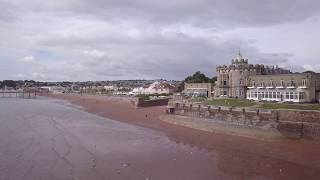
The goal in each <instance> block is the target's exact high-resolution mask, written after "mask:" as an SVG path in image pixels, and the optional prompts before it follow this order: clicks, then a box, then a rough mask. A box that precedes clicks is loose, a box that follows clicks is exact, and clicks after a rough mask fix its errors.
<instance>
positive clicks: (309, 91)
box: [247, 72, 320, 102]
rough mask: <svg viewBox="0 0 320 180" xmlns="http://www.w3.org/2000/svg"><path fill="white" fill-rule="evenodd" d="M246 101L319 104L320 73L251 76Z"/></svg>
mask: <svg viewBox="0 0 320 180" xmlns="http://www.w3.org/2000/svg"><path fill="white" fill-rule="evenodd" d="M247 82H248V90H247V99H250V100H259V101H260V100H262V101H280V102H319V100H320V97H319V96H320V73H312V72H308V73H293V74H281V75H279V74H278V75H253V76H249V77H248V81H247Z"/></svg>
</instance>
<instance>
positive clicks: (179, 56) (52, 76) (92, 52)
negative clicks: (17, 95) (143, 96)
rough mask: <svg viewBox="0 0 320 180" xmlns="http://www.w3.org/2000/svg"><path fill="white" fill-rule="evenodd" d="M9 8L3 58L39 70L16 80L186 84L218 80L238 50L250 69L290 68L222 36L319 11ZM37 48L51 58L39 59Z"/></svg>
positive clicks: (179, 4) (211, 4) (66, 1)
mask: <svg viewBox="0 0 320 180" xmlns="http://www.w3.org/2000/svg"><path fill="white" fill-rule="evenodd" d="M4 2H6V3H2V2H1V6H0V22H1V21H3V20H7V21H6V23H7V22H12V24H11V25H8V24H5V26H4V27H3V28H1V29H0V30H2V31H0V37H1V38H2V40H3V42H5V41H6V42H9V43H1V42H0V52H1V54H0V58H3V57H11V58H12V59H13V60H12V62H10V61H9V60H8V61H6V64H7V65H8V64H9V65H10V67H14V66H15V65H16V64H15V63H17V61H16V60H17V59H19V58H22V57H34V58H35V60H36V61H37V64H36V65H34V62H33V61H34V60H33V59H31V58H26V59H23V60H22V59H20V64H21V61H22V62H24V66H27V65H26V63H27V62H29V64H30V65H29V66H28V68H26V69H28V72H23V73H22V72H21V68H20V69H18V68H17V69H16V70H15V71H16V72H13V74H15V77H16V78H18V77H25V75H29V76H30V77H31V78H33V77H34V78H41V79H43V80H104V79H136V78H170V79H182V78H184V77H185V76H187V75H189V74H190V73H193V72H194V71H197V70H200V71H203V72H205V73H206V74H207V75H209V76H213V75H214V72H215V67H216V66H217V65H220V64H228V63H230V62H231V59H232V58H234V56H235V54H236V53H237V50H238V48H239V47H241V51H242V52H243V54H244V55H245V56H246V57H247V58H249V61H250V62H251V63H264V64H270V65H273V64H288V63H290V59H291V58H293V57H294V54H290V53H286V52H284V53H265V52H261V50H259V49H258V48H257V47H256V46H255V44H256V43H257V42H258V41H259V40H258V39H249V40H246V38H245V37H246V34H243V35H242V37H232V38H230V37H226V35H224V34H223V33H222V32H223V31H225V30H228V29H237V28H239V27H257V26H259V27H260V26H262V28H263V26H275V25H278V24H282V23H290V22H296V21H303V20H305V19H308V18H309V17H312V16H315V15H317V14H318V13H319V12H320V7H319V4H320V3H319V2H318V1H315V0H304V1H302V0H290V1H289V0H281V1H278V0H277V1H275V0H259V1H257V0H241V1H239V0H234V1H232V0H223V1H222V0H220V1H218V0H202V1H200V0H174V1H172V0H170V1H169V0H130V1H119V0H90V1H89V0H54V1H53V0H47V1H43V0H30V1H21V0H20V1H19V0H11V1H4ZM4 7H5V8H4ZM1 10H3V11H1ZM7 12H8V13H7ZM10 18H11V19H10ZM15 18H17V19H18V20H19V21H15V20H17V19H15ZM260 28H261V27H260ZM8 44H9V45H10V47H9V48H8V47H7V46H8ZM39 49H40V50H44V51H45V52H48V54H52V55H53V56H52V57H50V58H48V57H46V55H45V54H44V55H42V56H43V57H37V54H36V51H38V50H39ZM280 51H281V50H280ZM16 56H19V57H16ZM48 59H50V60H48ZM9 65H8V66H9ZM22 70H23V69H22ZM22 75H24V76H22Z"/></svg>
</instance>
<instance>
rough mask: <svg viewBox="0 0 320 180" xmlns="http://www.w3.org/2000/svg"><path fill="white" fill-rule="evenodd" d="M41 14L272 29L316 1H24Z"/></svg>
mask: <svg viewBox="0 0 320 180" xmlns="http://www.w3.org/2000/svg"><path fill="white" fill-rule="evenodd" d="M26 3H27V4H25V5H26V6H27V7H29V9H33V10H36V11H42V12H54V13H60V15H66V14H68V13H75V14H83V15H84V14H88V15H93V16H96V17H98V18H101V19H108V20H110V19H113V20H114V21H117V20H121V19H123V18H125V19H131V20H137V21H148V22H152V23H191V24H196V25H202V26H209V27H210V26H225V25H226V24H229V25H233V26H234V25H272V24H279V23H286V22H290V21H299V20H304V19H306V18H308V17H310V16H313V15H315V14H318V13H319V11H320V3H319V1H317V0H281V1H279V0H259V1H257V0H241V1H239V0H175V1H172V0H152V1H150V0H130V1H119V0H90V1H88V0H68V1H65V0H64V1H62V0H55V1H50V0H48V1H39V0H33V1H31V2H29V1H27V2H26Z"/></svg>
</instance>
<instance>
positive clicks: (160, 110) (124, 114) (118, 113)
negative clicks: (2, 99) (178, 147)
mask: <svg viewBox="0 0 320 180" xmlns="http://www.w3.org/2000/svg"><path fill="white" fill-rule="evenodd" d="M50 97H53V98H58V99H64V100H68V101H70V102H71V103H73V104H75V105H80V106H82V107H84V108H85V110H86V111H88V112H91V113H95V114H98V115H100V116H103V117H107V118H110V119H113V120H118V121H122V122H126V123H130V124H134V125H139V126H143V127H147V128H152V129H156V130H159V131H162V132H164V133H166V134H167V136H168V137H169V138H170V139H171V140H173V141H176V142H182V143H184V144H189V145H191V146H196V147H198V148H199V149H206V150H208V151H211V150H213V149H214V150H215V151H219V150H221V151H226V150H227V151H229V152H226V154H228V155H226V157H225V159H227V160H228V162H230V161H231V160H232V161H235V160H234V159H232V156H230V153H231V154H232V153H234V154H236V155H237V156H241V157H242V159H247V160H248V161H250V164H251V165H252V164H254V163H252V161H254V162H256V163H257V164H259V163H260V161H262V160H263V161H265V160H266V159H268V158H277V159H280V160H283V161H285V162H290V163H294V164H300V165H303V166H306V167H310V168H311V169H319V170H320V143H318V142H309V141H308V142H307V141H298V140H281V141H262V140H257V139H251V138H245V137H239V136H232V135H224V134H215V133H209V132H204V131H199V130H194V129H190V128H186V127H181V126H177V125H173V124H169V123H166V122H163V121H160V120H159V119H158V117H159V115H161V114H164V113H165V107H163V106H162V107H148V108H135V107H134V106H133V105H132V104H131V103H130V101H129V99H127V98H119V97H105V96H90V95H84V96H80V95H74V94H55V95H50ZM243 156H247V157H243ZM235 163H239V162H235ZM270 163H272V162H270ZM240 164H241V166H238V165H239V164H237V165H235V166H234V165H233V164H226V167H221V168H231V169H234V171H235V172H237V171H250V168H254V167H248V168H249V169H246V168H245V167H242V166H243V165H244V166H246V165H248V163H246V162H241V163H240ZM274 166H276V165H274ZM279 168H281V167H279ZM283 168H289V169H290V165H288V166H287V167H283ZM293 171H294V170H293ZM297 171H299V169H297Z"/></svg>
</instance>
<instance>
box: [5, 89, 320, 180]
mask: <svg viewBox="0 0 320 180" xmlns="http://www.w3.org/2000/svg"><path fill="white" fill-rule="evenodd" d="M55 98H60V99H65V100H69V101H70V102H72V103H73V104H74V105H79V107H74V106H73V105H70V104H68V103H66V102H65V101H60V100H47V99H36V100H12V99H11V100H6V101H4V100H3V99H1V100H0V109H1V110H0V122H1V126H0V158H1V161H0V180H2V179H144V180H146V179H148V180H153V179H159V180H161V179H162V180H163V179H172V180H179V179H185V180H188V179H190V180H191V179H319V178H320V145H319V144H317V143H309V142H301V141H291V140H286V141H276V142H267V141H259V140H255V139H249V138H243V137H237V136H230V135H223V134H213V133H207V132H203V131H198V130H193V129H189V128H185V127H180V126H175V125H172V124H167V123H165V122H162V121H159V120H158V117H159V115H161V114H162V113H163V111H164V107H152V108H142V109H136V108H134V107H133V106H131V104H130V103H129V102H128V100H127V99H119V98H110V97H95V96H77V95H59V96H55ZM81 107H83V110H85V111H87V112H90V113H87V112H84V111H82V110H81ZM91 113H95V114H97V115H99V116H97V115H94V114H91ZM146 114H147V117H146V116H145V115H146ZM103 117H108V118H111V119H115V120H117V121H113V120H109V119H108V118H103ZM119 121H122V122H125V123H122V122H119ZM130 124H132V125H130Z"/></svg>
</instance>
